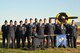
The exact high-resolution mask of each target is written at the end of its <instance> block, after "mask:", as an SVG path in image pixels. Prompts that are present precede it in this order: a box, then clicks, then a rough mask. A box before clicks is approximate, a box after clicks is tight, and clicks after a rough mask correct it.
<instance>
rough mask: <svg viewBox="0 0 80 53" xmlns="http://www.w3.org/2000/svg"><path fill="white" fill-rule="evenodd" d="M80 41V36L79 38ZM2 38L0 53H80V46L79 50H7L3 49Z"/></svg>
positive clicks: (0, 40) (0, 39)
mask: <svg viewBox="0 0 80 53" xmlns="http://www.w3.org/2000/svg"><path fill="white" fill-rule="evenodd" d="M78 39H80V36H79V37H78ZM1 42H2V38H1V35H0V53H80V46H77V48H76V49H75V48H54V49H53V48H48V49H45V50H40V49H37V50H35V51H32V50H22V49H12V48H9V49H6V48H2V44H1Z"/></svg>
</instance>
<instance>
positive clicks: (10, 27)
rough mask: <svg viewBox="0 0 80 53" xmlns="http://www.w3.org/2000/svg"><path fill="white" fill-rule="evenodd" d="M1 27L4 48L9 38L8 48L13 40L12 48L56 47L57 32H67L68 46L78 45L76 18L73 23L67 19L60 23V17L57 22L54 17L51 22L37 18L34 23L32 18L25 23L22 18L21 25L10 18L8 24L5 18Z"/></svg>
mask: <svg viewBox="0 0 80 53" xmlns="http://www.w3.org/2000/svg"><path fill="white" fill-rule="evenodd" d="M1 29H2V45H3V48H5V47H6V44H5V40H7V48H10V47H11V46H10V45H11V42H12V48H16V47H17V48H21V47H22V48H25V47H27V48H32V49H36V48H41V49H44V48H49V47H50V46H51V47H52V48H54V47H56V34H66V39H67V46H68V47H71V48H76V47H77V46H76V39H77V34H76V31H77V25H76V24H75V21H74V20H72V22H71V24H67V20H65V22H62V23H61V24H59V23H58V19H55V23H53V22H52V19H49V23H47V19H46V18H44V23H43V21H42V19H40V20H39V22H38V19H37V18H35V22H34V23H33V19H32V18H30V23H28V20H27V19H25V23H23V21H22V20H21V21H20V22H19V25H18V24H17V21H14V24H13V21H12V20H10V22H9V24H8V22H7V20H5V22H4V25H2V28H1ZM26 40H27V44H26ZM45 40H46V41H45ZM15 43H16V44H15ZM21 45H22V46H21Z"/></svg>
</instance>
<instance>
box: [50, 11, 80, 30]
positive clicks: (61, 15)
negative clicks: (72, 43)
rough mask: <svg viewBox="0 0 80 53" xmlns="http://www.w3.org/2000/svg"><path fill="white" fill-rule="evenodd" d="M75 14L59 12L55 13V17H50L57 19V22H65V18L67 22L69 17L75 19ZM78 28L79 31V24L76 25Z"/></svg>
mask: <svg viewBox="0 0 80 53" xmlns="http://www.w3.org/2000/svg"><path fill="white" fill-rule="evenodd" d="M77 18H78V17H77V16H68V14H67V13H65V12H60V13H58V14H57V16H56V17H50V19H58V23H61V22H65V20H67V23H68V24H69V23H70V19H77ZM78 30H79V31H80V26H78Z"/></svg>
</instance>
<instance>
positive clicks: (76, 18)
mask: <svg viewBox="0 0 80 53" xmlns="http://www.w3.org/2000/svg"><path fill="white" fill-rule="evenodd" d="M77 18H78V17H75V16H74V17H68V19H77Z"/></svg>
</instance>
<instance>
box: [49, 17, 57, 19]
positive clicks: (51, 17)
mask: <svg viewBox="0 0 80 53" xmlns="http://www.w3.org/2000/svg"><path fill="white" fill-rule="evenodd" d="M49 18H50V19H57V18H56V17H49Z"/></svg>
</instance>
